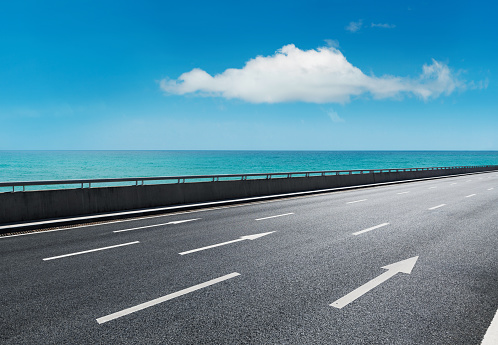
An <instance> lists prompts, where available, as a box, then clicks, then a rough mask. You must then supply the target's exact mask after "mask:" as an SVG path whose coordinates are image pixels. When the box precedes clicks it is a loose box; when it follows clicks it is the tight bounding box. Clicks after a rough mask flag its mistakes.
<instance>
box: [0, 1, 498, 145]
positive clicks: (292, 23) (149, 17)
mask: <svg viewBox="0 0 498 345" xmlns="http://www.w3.org/2000/svg"><path fill="white" fill-rule="evenodd" d="M497 13H498V3H496V2H494V1H479V0H477V1H418V0H417V1H402V0H397V1H382V0H381V1H354V0H352V1H313V0H308V1H289V0H287V1H268V0H266V1H182V2H176V1H175V2H172V1H139V2H138V1H123V0H120V1H105V0H100V1H51V0H46V1H24V0H19V1H9V2H5V3H3V4H2V9H1V11H0V32H1V35H0V131H1V132H0V133H1V134H0V150H33V149H41V150H498V105H497V103H498V102H497V99H498V97H497V96H498V86H497V85H498V83H497V80H498V43H497V42H498V41H497V40H496V38H497V37H498V25H497V24H496V15H497Z"/></svg>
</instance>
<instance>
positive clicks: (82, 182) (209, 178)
mask: <svg viewBox="0 0 498 345" xmlns="http://www.w3.org/2000/svg"><path fill="white" fill-rule="evenodd" d="M461 168H490V169H498V165H476V166H455V167H426V168H401V169H398V168H396V169H394V168H390V169H356V170H328V171H297V172H276V173H251V174H225V175H188V176H161V177H128V178H102V179H76V180H45V181H16V182H0V188H2V187H3V188H9V187H12V191H11V192H21V190H20V188H19V190H17V191H16V187H22V192H24V191H26V186H55V185H59V186H69V185H79V186H78V187H73V188H85V187H86V188H92V185H93V186H94V187H96V185H99V184H107V185H109V184H120V185H123V183H126V182H132V183H131V184H125V185H135V186H143V185H144V184H145V182H152V181H154V182H158V181H164V182H163V183H189V182H217V181H228V180H247V179H267V180H268V179H274V178H296V177H312V176H330V175H353V174H375V173H392V172H408V171H424V170H426V171H431V170H451V169H461ZM154 184H158V183H154ZM100 187H102V185H100ZM54 189H65V188H54Z"/></svg>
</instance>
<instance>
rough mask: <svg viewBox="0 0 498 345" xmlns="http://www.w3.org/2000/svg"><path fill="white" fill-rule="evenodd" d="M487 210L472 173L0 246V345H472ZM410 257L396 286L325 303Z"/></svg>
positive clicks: (491, 245)
mask: <svg viewBox="0 0 498 345" xmlns="http://www.w3.org/2000/svg"><path fill="white" fill-rule="evenodd" d="M455 183H456V184H455ZM431 187H436V188H431ZM490 188H493V189H491V190H489V189H490ZM402 192H409V193H405V194H398V193H402ZM474 193H475V194H476V195H475V196H473V197H468V198H467V197H466V196H467V195H470V194H474ZM361 199H367V200H366V201H363V202H357V203H348V202H351V201H356V200H361ZM440 204H446V206H444V207H441V208H438V209H434V210H428V209H429V208H431V207H433V206H437V205H440ZM497 206H498V173H484V174H475V175H469V176H460V177H453V178H445V179H437V180H429V181H423V182H414V183H408V184H400V185H391V186H382V187H373V188H367V189H361V190H352V191H344V192H336V193H329V194H323V195H315V196H309V197H297V198H292V199H284V200H277V201H271V202H263V203H254V204H249V205H238V206H232V207H225V208H219V209H207V210H200V211H199V210H198V211H192V212H186V213H184V214H176V215H165V216H160V217H152V218H145V219H141V220H133V221H121V222H113V223H107V224H101V225H96V226H90V227H82V228H75V229H70V230H63V231H56V232H41V233H35V234H30V235H26V236H18V237H0V257H1V267H0V278H1V280H0V286H1V291H2V293H1V294H0V305H1V313H0V343H2V344H119V343H127V344H465V345H469V344H480V343H481V340H482V338H483V336H484V334H485V332H486V329H487V328H488V326H489V324H490V323H491V320H492V318H493V316H494V314H495V312H496V310H497V308H498V288H497V286H498V249H497V248H498V207H497ZM284 213H294V214H292V215H287V216H283V217H277V218H270V219H265V220H260V221H257V220H256V219H258V218H263V217H269V216H274V215H280V214H284ZM194 218H201V219H199V220H195V221H191V222H187V223H182V224H169V225H163V226H157V227H151V228H144V229H138V230H134V231H129V232H120V233H114V232H113V231H114V230H122V229H129V228H134V227H140V226H147V225H154V224H161V223H167V222H171V221H179V220H186V219H194ZM386 222H388V223H390V224H389V225H387V226H385V227H382V228H379V229H376V230H372V231H370V232H367V233H363V234H361V235H358V236H354V235H353V233H354V232H357V231H360V230H363V229H366V228H369V227H372V226H375V225H379V224H381V223H386ZM270 231H275V232H274V233H272V234H269V235H267V236H264V237H262V238H259V239H256V240H253V241H250V240H246V241H241V242H237V243H232V244H228V245H225V246H220V247H216V248H212V249H208V250H204V251H200V252H196V253H192V254H188V255H184V256H182V255H179V254H178V253H180V252H183V251H187V250H191V249H195V248H200V247H205V246H209V245H212V244H217V243H221V242H226V241H231V240H235V239H238V238H240V237H241V236H245V235H252V234H258V233H262V232H270ZM132 241H140V243H138V244H133V245H129V246H123V247H118V248H113V249H108V250H102V251H98V252H92V253H86V254H82V255H76V256H70V257H65V258H60V259H55V260H50V261H43V259H44V258H48V257H53V256H57V255H63V254H69V253H74V252H80V251H84V250H90V249H95V248H102V247H106V246H112V245H117V244H122V243H127V242H132ZM413 256H419V259H418V261H417V263H416V265H415V267H414V269H413V271H412V273H411V274H410V275H408V274H403V273H399V274H396V275H395V276H394V277H392V278H391V279H389V280H387V281H386V282H384V283H383V284H381V285H380V286H378V287H376V288H375V289H373V290H371V291H370V292H368V293H366V294H365V295H363V296H362V297H360V298H358V299H357V300H355V301H354V302H352V303H351V304H349V305H347V306H345V307H344V308H342V309H337V308H334V307H331V306H329V305H330V304H331V303H332V302H334V301H335V300H337V299H339V298H341V297H343V296H344V295H346V294H348V293H349V292H351V291H352V290H354V289H356V288H357V287H359V286H361V285H363V284H365V283H367V282H368V281H369V280H371V279H373V278H375V277H377V276H379V275H380V274H382V273H384V272H386V271H385V270H384V269H382V268H381V267H382V266H386V265H388V264H392V263H395V262H397V261H400V260H404V259H408V258H410V257H413ZM233 272H238V273H240V276H237V277H234V278H232V279H229V280H226V281H223V282H220V283H218V284H215V285H212V286H209V287H206V288H204V289H201V290H197V291H194V292H191V293H189V294H186V295H183V296H180V297H177V298H175V299H172V300H169V301H166V302H163V303H160V304H157V305H154V306H151V307H149V308H147V309H144V310H140V311H137V312H135V313H132V314H129V315H126V316H123V317H120V318H118V319H115V320H111V321H109V322H106V323H103V324H99V323H97V321H96V319H98V318H100V317H103V316H106V315H109V314H112V313H115V312H118V311H121V310H124V309H126V308H129V307H133V306H136V305H138V304H141V303H144V302H147V301H150V300H153V299H156V298H159V297H162V296H165V295H168V294H171V293H174V292H176V291H180V290H183V289H186V288H188V287H191V286H193V285H197V284H200V283H203V282H206V281H209V280H211V279H215V278H218V277H221V276H224V275H226V274H230V273H233Z"/></svg>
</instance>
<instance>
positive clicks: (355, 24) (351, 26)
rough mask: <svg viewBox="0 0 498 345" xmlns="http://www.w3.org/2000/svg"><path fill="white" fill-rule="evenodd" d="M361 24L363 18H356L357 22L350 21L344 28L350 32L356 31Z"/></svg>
mask: <svg viewBox="0 0 498 345" xmlns="http://www.w3.org/2000/svg"><path fill="white" fill-rule="evenodd" d="M362 26H363V20H361V19H360V20H358V21H357V22H351V23H349V24H348V26H346V30H348V31H350V32H357V31H360V29H361V27H362Z"/></svg>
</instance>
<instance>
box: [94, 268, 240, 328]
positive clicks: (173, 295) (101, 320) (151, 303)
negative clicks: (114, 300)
mask: <svg viewBox="0 0 498 345" xmlns="http://www.w3.org/2000/svg"><path fill="white" fill-rule="evenodd" d="M237 276H240V273H237V272H234V273H230V274H227V275H225V276H222V277H219V278H216V279H212V280H209V281H207V282H205V283H202V284H198V285H194V286H191V287H189V288H186V289H183V290H180V291H177V292H174V293H171V294H169V295H166V296H163V297H159V298H156V299H153V300H152V301H149V302H145V303H142V304H139V305H136V306H134V307H131V308H127V309H124V310H121V311H118V312H116V313H113V314H109V315H107V316H103V317H99V318H98V319H97V322H98V323H99V324H102V323H105V322H107V321H111V320H114V319H117V318H119V317H121V316H125V315H128V314H131V313H134V312H136V311H139V310H142V309H145V308H149V307H152V306H154V305H156V304H159V303H162V302H166V301H169V300H170V299H173V298H176V297H180V296H183V295H186V294H188V293H190V292H193V291H196V290H200V289H203V288H205V287H208V286H210V285H214V284H217V283H219V282H222V281H224V280H228V279H231V278H234V277H237Z"/></svg>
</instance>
